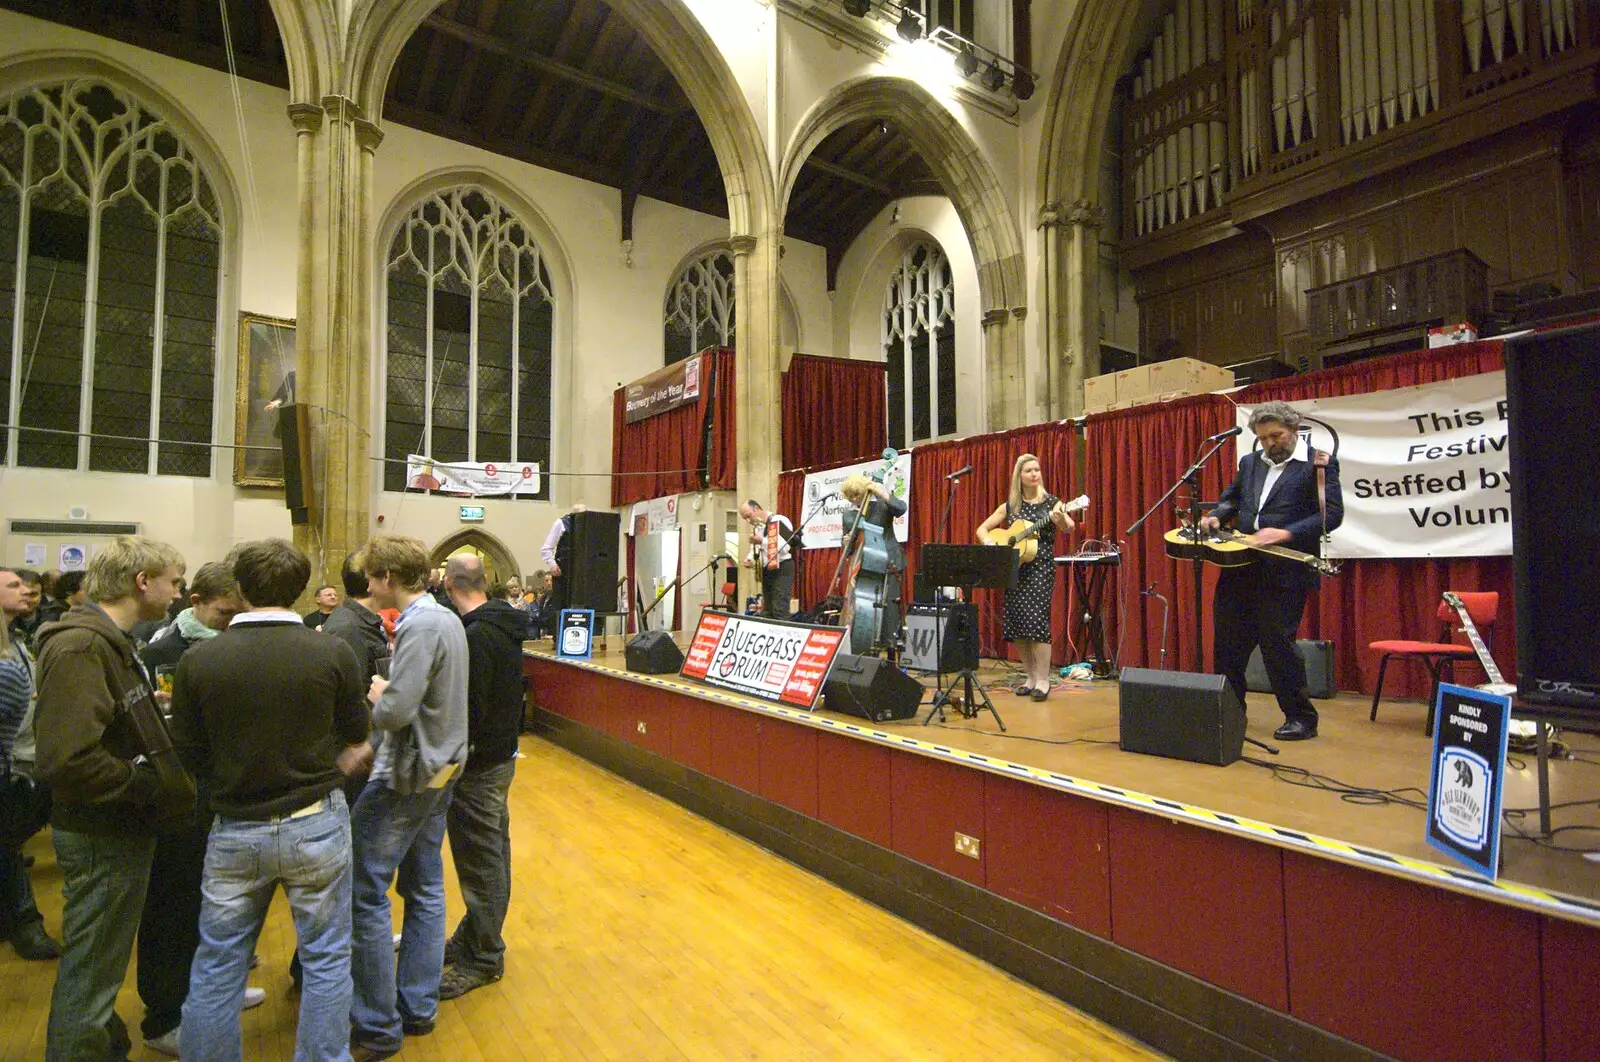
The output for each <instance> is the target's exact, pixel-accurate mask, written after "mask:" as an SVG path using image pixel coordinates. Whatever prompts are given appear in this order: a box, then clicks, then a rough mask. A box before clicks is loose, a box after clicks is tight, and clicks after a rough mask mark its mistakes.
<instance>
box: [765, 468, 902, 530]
mask: <svg viewBox="0 0 1600 1062" xmlns="http://www.w3.org/2000/svg"><path fill="white" fill-rule="evenodd" d="M881 468H883V462H882V461H863V462H861V463H860V464H859V465H846V466H845V467H844V468H830V469H828V470H827V471H826V472H813V473H811V474H810V475H808V476H806V486H805V500H804V501H803V502H802V509H803V511H802V512H798V513H784V514H783V515H785V516H787V517H788V518H789V519H790V520H793V521H795V522H796V523H798V522H799V521H801V520H805V519H807V518H809V520H810V522H809V523H807V524H806V527H805V531H804V532H802V533H801V536H800V544H801V545H802V546H804V547H805V548H806V549H828V548H832V549H838V548H839V545H840V543H841V542H842V541H843V540H844V513H845V510H847V509H849V508H850V504H849V503H848V502H846V501H845V500H844V495H842V494H840V493H839V485H840V484H842V483H843V482H844V481H845V480H847V479H849V478H850V477H851V476H853V475H856V474H857V473H860V474H861V475H863V476H873V475H876V474H877V473H878V470H879V469H881ZM884 486H886V487H888V488H889V493H890V494H893V495H894V496H895V497H896V498H899V499H901V500H902V501H905V502H907V503H908V504H909V503H910V501H911V455H910V454H901V455H900V457H899V459H898V460H896V461H895V463H894V468H892V469H891V470H890V471H889V478H888V480H887V481H886V482H885V483H884ZM813 513H815V514H816V515H815V516H813V515H812V514H813ZM910 532H911V510H910V509H909V508H907V510H906V513H905V515H903V516H897V517H895V521H894V537H895V538H897V539H899V540H900V541H901V542H904V541H905V540H906V536H907V535H908V534H910Z"/></svg>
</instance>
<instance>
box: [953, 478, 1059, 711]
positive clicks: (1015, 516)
mask: <svg viewBox="0 0 1600 1062" xmlns="http://www.w3.org/2000/svg"><path fill="white" fill-rule="evenodd" d="M1047 518H1048V519H1047ZM1015 521H1022V522H1026V523H1027V524H1029V525H1032V524H1037V523H1039V522H1041V521H1043V522H1044V526H1043V527H1042V528H1040V529H1039V533H1038V539H1039V550H1038V553H1037V554H1036V555H1035V557H1034V559H1033V560H1032V561H1031V562H1029V563H1027V564H1024V565H1022V566H1021V567H1019V568H1018V569H1017V588H1016V589H1015V590H1008V591H1006V618H1005V638H1006V641H1008V642H1014V643H1016V646H1017V654H1018V655H1019V656H1020V657H1021V658H1022V669H1023V672H1024V675H1025V678H1024V679H1023V681H1022V682H1020V683H1018V685H1017V686H1016V688H1015V692H1016V693H1017V695H1018V696H1032V697H1033V699H1034V700H1036V701H1042V700H1044V699H1045V697H1047V696H1048V695H1049V693H1050V603H1051V601H1052V600H1053V599H1054V598H1055V586H1056V571H1055V554H1056V550H1055V539H1056V530H1057V529H1058V528H1059V529H1060V530H1062V531H1071V530H1072V529H1073V528H1074V527H1076V526H1077V525H1076V524H1074V523H1073V522H1072V517H1070V516H1068V515H1067V513H1066V508H1065V506H1063V505H1062V504H1061V502H1060V500H1059V499H1057V498H1055V497H1054V496H1053V495H1051V494H1049V493H1048V492H1047V491H1046V490H1045V489H1044V472H1043V471H1042V470H1041V469H1040V468H1039V459H1038V458H1037V457H1035V456H1034V455H1033V454H1023V455H1022V456H1021V457H1019V458H1017V463H1016V464H1015V465H1013V466H1012V468H1011V495H1010V497H1009V498H1007V500H1006V503H1005V504H1004V505H1002V506H1000V507H999V508H998V509H996V510H995V511H994V512H992V513H990V514H989V519H987V520H985V521H984V522H983V523H982V524H980V525H979V526H978V532H977V534H978V541H979V542H982V543H984V544H985V545H987V544H989V542H990V541H991V538H990V534H989V532H991V531H994V530H995V529H996V528H1003V527H1005V526H1006V525H1007V524H1010V523H1012V522H1015Z"/></svg>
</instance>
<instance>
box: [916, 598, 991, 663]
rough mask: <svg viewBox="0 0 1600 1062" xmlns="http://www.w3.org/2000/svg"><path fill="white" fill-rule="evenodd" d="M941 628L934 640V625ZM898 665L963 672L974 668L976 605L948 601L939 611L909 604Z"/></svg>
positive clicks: (976, 644)
mask: <svg viewBox="0 0 1600 1062" xmlns="http://www.w3.org/2000/svg"><path fill="white" fill-rule="evenodd" d="M936 623H937V624H938V626H940V627H942V628H943V629H944V639H943V644H942V645H940V644H936V643H935V641H934V634H933V628H934V625H935V624H936ZM900 662H901V663H903V664H904V665H905V666H906V667H909V668H916V669H917V670H918V671H944V672H950V671H967V670H976V669H977V667H978V606H977V605H973V604H967V603H963V602H958V601H952V602H950V603H949V604H947V605H945V606H944V607H943V608H941V609H935V608H934V607H933V606H932V605H912V606H911V611H910V612H907V613H906V651H905V652H904V653H902V654H901V655H900Z"/></svg>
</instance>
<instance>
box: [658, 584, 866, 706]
mask: <svg viewBox="0 0 1600 1062" xmlns="http://www.w3.org/2000/svg"><path fill="white" fill-rule="evenodd" d="M843 639H844V628H842V627H811V626H807V625H805V624H802V623H785V622H783V621H781V620H769V619H764V618H762V617H760V616H736V615H733V614H731V613H727V612H715V611H713V610H711V609H706V610H705V611H704V612H702V613H700V626H699V627H698V628H696V630H695V632H694V641H693V642H691V643H690V644H689V651H688V652H687V653H685V654H684V658H683V669H682V671H681V672H680V674H682V675H683V676H684V677H685V678H692V679H698V680H700V681H701V682H704V683H707V684H708V685H711V686H720V687H722V688H723V689H729V690H735V691H737V692H739V693H748V694H751V695H752V696H755V697H763V698H765V699H767V700H769V701H781V702H782V703H784V704H788V705H793V706H794V707H796V708H805V709H807V710H810V709H811V708H812V707H814V706H815V704H816V701H817V698H818V697H819V696H821V694H822V685H823V683H824V682H825V681H827V678H828V670H829V669H830V668H832V667H833V658H834V656H835V655H837V654H838V652H839V646H840V644H841V643H842V641H843Z"/></svg>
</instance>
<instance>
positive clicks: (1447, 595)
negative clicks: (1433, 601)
mask: <svg viewBox="0 0 1600 1062" xmlns="http://www.w3.org/2000/svg"><path fill="white" fill-rule="evenodd" d="M1444 603H1445V604H1447V605H1449V606H1450V607H1451V608H1466V607H1467V606H1466V605H1464V604H1462V603H1461V598H1460V596H1459V595H1457V594H1456V592H1455V591H1454V590H1446V591H1445V592H1444Z"/></svg>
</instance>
